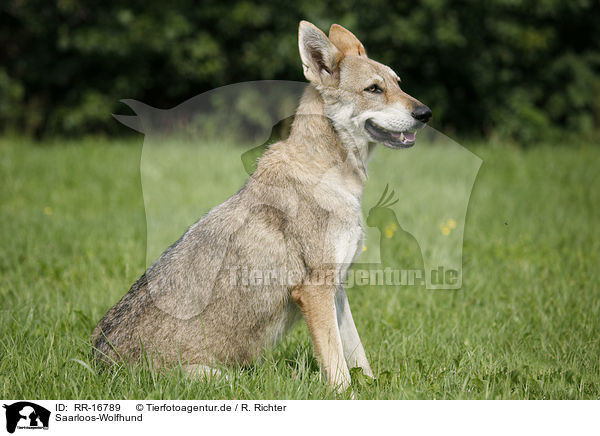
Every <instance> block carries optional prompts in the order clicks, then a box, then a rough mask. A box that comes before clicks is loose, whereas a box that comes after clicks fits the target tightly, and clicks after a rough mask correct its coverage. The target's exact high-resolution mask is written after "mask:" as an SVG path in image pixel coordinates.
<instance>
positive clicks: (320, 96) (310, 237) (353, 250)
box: [92, 22, 422, 390]
mask: <svg viewBox="0 0 600 436" xmlns="http://www.w3.org/2000/svg"><path fill="white" fill-rule="evenodd" d="M299 36H300V53H301V57H302V62H303V65H304V71H305V75H306V77H307V78H308V79H309V80H310V81H311V85H310V86H308V87H307V89H306V92H305V93H304V95H303V97H302V99H301V101H300V104H299V107H298V110H297V112H296V117H295V120H294V123H293V125H292V128H291V132H290V136H289V138H288V139H286V140H285V141H281V142H278V143H275V144H273V145H272V146H271V147H270V148H269V149H268V150H267V151H266V152H265V154H264V155H263V157H262V158H261V159H260V161H259V163H258V166H257V169H256V171H255V172H254V173H253V175H252V176H251V177H250V178H249V179H248V181H247V183H246V185H245V186H244V187H243V188H242V189H241V190H240V191H239V192H238V193H237V194H235V195H234V196H233V197H231V198H230V199H228V200H227V201H226V202H225V203H223V204H221V205H219V206H217V207H215V208H214V209H212V210H211V211H209V212H208V213H207V214H206V215H205V216H204V217H202V218H201V219H200V220H199V221H198V222H197V223H196V224H194V225H193V226H192V227H190V229H189V230H188V231H187V232H186V233H185V234H184V235H183V236H182V238H181V239H180V240H179V241H177V242H176V243H175V244H173V245H172V246H171V247H170V248H169V249H167V250H166V251H165V252H164V253H163V254H162V255H161V257H160V258H159V259H158V260H157V261H156V262H155V263H154V264H153V265H152V266H151V267H150V268H149V269H148V270H147V271H146V273H145V274H144V275H143V276H142V277H141V278H140V279H139V280H138V281H137V282H136V283H135V284H134V285H133V286H132V288H131V290H130V291H129V293H127V294H126V295H125V296H124V297H123V299H122V300H121V301H120V302H119V303H118V304H116V305H115V306H114V307H113V308H112V309H110V310H109V311H108V313H107V314H106V315H105V316H104V318H103V319H102V320H101V321H100V323H99V324H98V326H97V327H96V329H95V330H94V333H93V338H92V340H93V343H94V346H95V349H96V352H97V355H98V357H99V358H100V359H102V360H110V359H113V360H119V359H123V360H125V361H129V362H134V361H138V360H140V359H141V358H143V354H142V352H143V351H145V352H146V353H147V354H148V355H149V356H150V358H151V361H152V363H153V364H154V365H156V366H159V367H160V366H172V365H176V364H178V363H179V362H181V363H182V364H183V365H184V368H185V369H186V371H188V372H189V373H195V374H197V373H199V372H200V373H202V374H204V375H206V374H216V372H213V371H211V370H210V367H212V366H216V365H227V364H241V365H247V364H249V363H251V362H252V361H253V360H254V359H255V358H256V357H258V356H259V355H260V353H261V351H262V350H263V349H264V347H267V346H271V345H273V344H275V343H276V342H277V341H278V340H279V339H281V337H283V335H284V334H285V333H286V332H287V330H288V329H289V328H290V327H291V326H292V325H293V324H294V322H296V321H297V320H298V318H299V317H300V314H302V315H303V316H304V318H305V320H306V323H307V325H308V328H309V330H310V334H311V337H312V340H313V342H314V345H315V350H316V353H317V355H318V357H319V359H320V362H321V365H322V368H323V370H324V372H325V374H326V376H327V379H328V380H329V382H330V384H331V385H332V386H334V387H336V388H337V389H338V390H344V389H346V388H347V387H348V386H349V384H350V373H349V369H348V368H349V366H350V367H354V366H356V367H361V368H362V369H363V371H364V372H365V373H366V374H367V375H369V376H372V371H371V368H370V366H369V363H368V361H367V358H366V354H365V351H364V348H363V346H362V344H361V342H360V338H359V336H358V333H357V331H356V327H355V325H354V321H353V319H352V314H351V312H350V306H349V304H348V299H347V297H346V292H345V289H344V288H343V286H342V285H341V284H339V282H337V281H335V280H327V279H326V280H319V277H321V278H322V277H326V278H327V277H328V278H330V279H331V278H332V277H333V278H335V277H338V278H339V277H344V276H345V274H346V272H347V269H348V267H349V266H350V264H351V263H352V262H353V261H354V259H355V258H356V257H357V255H358V253H360V251H361V250H360V249H361V248H362V238H363V233H364V232H363V227H364V225H363V218H362V213H361V197H362V191H363V183H364V181H365V178H366V164H367V159H368V155H369V153H370V151H371V150H372V149H373V142H374V140H373V138H372V137H371V136H370V134H369V133H368V132H366V131H365V120H366V119H371V118H366V117H372V119H374V120H377V121H378V122H379V123H382V124H386V125H387V124H389V125H391V126H393V125H395V124H394V123H396V124H397V125H399V126H405V127H402V128H406V129H407V130H406V131H409V130H410V129H413V130H414V129H417V128H419V127H421V126H422V124H421V123H419V122H417V121H415V120H413V121H412V122H411V121H410V119H409V118H407V116H406V113H405V112H406V111H409V112H410V110H411V109H412V108H414V107H415V106H417V105H419V104H420V103H419V102H418V101H417V100H415V99H414V98H412V97H410V96H408V95H407V94H405V93H404V92H402V91H401V90H400V87H399V86H398V83H397V76H396V75H395V73H394V72H393V71H392V70H391V69H390V68H389V67H387V66H385V65H382V64H379V63H377V62H375V61H372V60H371V59H369V58H367V57H366V51H365V50H364V47H363V46H362V44H361V43H360V41H358V39H356V37H355V36H354V35H353V34H352V33H350V32H349V31H347V30H346V29H344V28H343V27H341V26H338V25H333V26H332V27H331V30H330V38H329V39H328V38H327V37H326V36H325V35H324V34H323V33H322V32H321V31H320V30H318V29H317V28H316V27H315V26H313V25H312V24H310V23H307V22H302V23H301V24H300V31H299ZM372 83H379V84H380V86H381V87H383V88H385V93H384V95H371V94H369V93H368V92H366V91H365V88H367V87H369V86H370V85H371V84H372ZM394 114H397V115H398V116H397V117H396V118H394ZM406 126H408V127H406ZM390 131H392V130H390ZM392 132H393V131H392ZM392 145H393V144H392ZM240 267H242V268H246V269H248V270H253V269H254V270H262V271H264V270H278V271H285V273H286V274H287V277H289V280H287V281H286V282H284V283H283V282H268V283H261V284H252V283H243V281H241V280H239V274H240V273H239V268H240ZM232 278H235V280H232ZM298 309H300V310H298ZM207 368H208V369H207Z"/></svg>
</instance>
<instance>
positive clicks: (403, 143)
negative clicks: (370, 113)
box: [365, 118, 416, 148]
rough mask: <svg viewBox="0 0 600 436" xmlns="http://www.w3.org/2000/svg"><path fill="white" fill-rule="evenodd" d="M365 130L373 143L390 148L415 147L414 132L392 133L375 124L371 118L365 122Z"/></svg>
mask: <svg viewBox="0 0 600 436" xmlns="http://www.w3.org/2000/svg"><path fill="white" fill-rule="evenodd" d="M365 129H366V131H367V132H368V133H369V135H371V137H372V138H373V139H374V140H375V141H377V142H381V143H383V144H384V145H386V146H387V147H390V148H409V147H412V146H413V145H415V137H416V132H415V131H406V132H394V131H392V130H388V129H384V128H383V127H381V126H379V125H377V124H375V122H374V121H373V120H372V119H371V118H369V119H368V120H367V121H365Z"/></svg>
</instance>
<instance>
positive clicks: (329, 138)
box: [287, 85, 372, 184]
mask: <svg viewBox="0 0 600 436" xmlns="http://www.w3.org/2000/svg"><path fill="white" fill-rule="evenodd" d="M287 142H289V143H290V144H293V146H294V147H295V148H296V149H298V151H301V154H302V156H298V157H299V158H300V159H301V160H305V159H303V158H302V157H304V158H306V162H307V163H312V164H313V165H318V166H323V165H326V166H329V167H331V166H342V167H344V169H345V170H346V171H349V172H350V173H351V174H353V175H354V177H356V178H357V181H360V183H361V184H362V183H364V181H365V180H366V178H367V160H368V155H369V151H370V149H371V148H372V147H370V146H369V144H368V143H367V142H366V141H365V142H364V144H363V143H362V142H360V141H357V140H356V138H355V137H353V136H352V135H351V133H350V132H349V131H348V130H347V129H345V128H344V126H341V125H340V124H339V123H338V122H336V119H335V116H332V115H331V114H328V113H327V110H326V107H325V103H324V100H323V98H322V96H321V95H320V93H319V91H318V90H317V89H316V88H315V87H314V86H313V85H309V86H307V88H306V90H305V91H304V94H303V95H302V99H301V100H300V105H299V106H298V110H297V111H296V116H295V118H294V122H293V123H292V127H291V131H290V136H289V138H288V141H287ZM324 169H325V170H327V169H328V168H324Z"/></svg>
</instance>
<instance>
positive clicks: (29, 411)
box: [3, 401, 50, 433]
mask: <svg viewBox="0 0 600 436" xmlns="http://www.w3.org/2000/svg"><path fill="white" fill-rule="evenodd" d="M3 407H4V408H5V409H6V431H8V432H9V433H14V432H15V430H16V429H20V430H21V429H27V430H36V429H44V430H47V429H48V424H49V422H50V411H49V410H48V409H46V408H44V407H42V406H39V405H37V404H35V403H30V402H29V401H19V402H17V403H13V404H10V405H7V404H5V405H4V406H3Z"/></svg>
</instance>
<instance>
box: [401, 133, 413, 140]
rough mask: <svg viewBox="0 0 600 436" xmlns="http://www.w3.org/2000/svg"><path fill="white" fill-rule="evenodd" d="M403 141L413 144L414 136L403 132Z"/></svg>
mask: <svg viewBox="0 0 600 436" xmlns="http://www.w3.org/2000/svg"><path fill="white" fill-rule="evenodd" d="M403 135H404V139H405V140H406V141H409V142H413V141H414V140H415V134H414V133H410V132H404V133H403Z"/></svg>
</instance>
